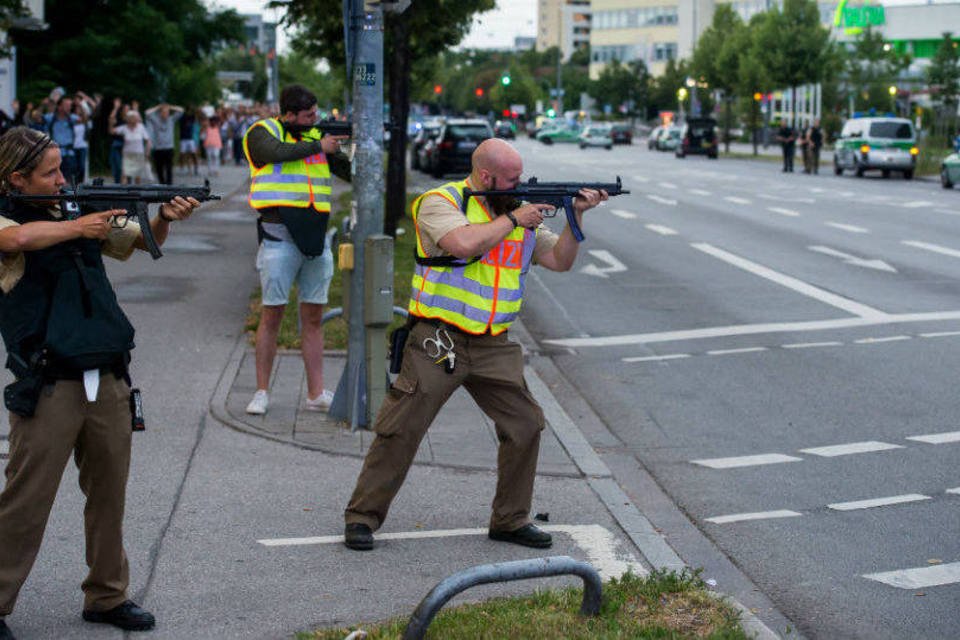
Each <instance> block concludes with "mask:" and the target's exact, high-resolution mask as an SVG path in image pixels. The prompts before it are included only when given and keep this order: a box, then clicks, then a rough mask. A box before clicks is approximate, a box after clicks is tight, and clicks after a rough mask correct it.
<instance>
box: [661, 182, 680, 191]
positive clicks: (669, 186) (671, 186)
mask: <svg viewBox="0 0 960 640" xmlns="http://www.w3.org/2000/svg"><path fill="white" fill-rule="evenodd" d="M657 184H659V185H660V186H661V187H663V188H664V189H676V188H677V185H675V184H673V183H672V182H659V183H657Z"/></svg>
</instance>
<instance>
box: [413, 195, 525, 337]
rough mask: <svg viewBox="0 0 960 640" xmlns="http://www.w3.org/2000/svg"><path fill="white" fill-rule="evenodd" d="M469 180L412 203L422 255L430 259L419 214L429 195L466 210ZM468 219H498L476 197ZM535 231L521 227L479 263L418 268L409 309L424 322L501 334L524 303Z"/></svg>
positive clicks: (468, 212) (470, 202)
mask: <svg viewBox="0 0 960 640" xmlns="http://www.w3.org/2000/svg"><path fill="white" fill-rule="evenodd" d="M466 186H467V182H466V180H464V181H461V182H451V183H449V184H445V185H443V186H442V187H439V188H437V189H433V190H432V191H428V192H427V193H425V194H423V195H422V196H420V197H419V198H417V199H416V200H415V201H414V203H413V222H414V228H415V229H416V233H417V254H418V255H420V256H424V257H425V256H426V254H425V253H424V251H423V244H422V242H421V236H420V228H419V225H417V215H418V214H419V211H420V205H421V204H422V202H423V199H424V198H425V197H427V196H430V195H436V196H440V197H442V198H444V199H446V200H448V201H449V202H450V203H451V204H452V205H454V206H456V207H457V208H458V209H460V210H461V211H462V210H463V207H462V206H461V205H462V203H463V189H464V187H466ZM466 217H467V220H468V221H469V222H471V223H473V224H481V223H485V222H490V220H492V219H493V217H492V216H491V215H490V213H488V211H487V209H486V207H485V206H484V205H483V204H482V203H481V202H479V201H478V200H477V199H476V198H470V200H469V201H468V203H467V211H466ZM535 244H536V233H535V232H533V231H530V230H529V229H524V228H523V227H517V228H516V229H514V230H513V231H511V232H510V234H509V235H508V236H507V237H506V238H504V239H503V240H502V241H501V242H500V244H498V245H497V246H495V247H494V248H493V249H491V250H490V251H488V252H487V253H486V255H484V256H483V258H481V259H480V260H478V261H476V262H473V263H471V264H468V265H465V266H459V267H428V266H423V265H419V264H418V265H416V266H415V267H414V273H413V282H412V283H411V292H410V304H409V305H408V311H409V312H410V314H412V315H414V316H419V317H422V318H436V319H438V320H442V321H444V322H446V323H449V324H452V325H454V326H455V327H459V328H460V329H461V330H463V331H465V332H467V333H473V334H480V333H485V332H487V331H489V332H490V333H491V334H493V335H498V334H500V333H503V332H504V331H506V330H507V328H508V327H509V326H510V324H511V323H512V322H513V321H514V320H516V318H517V315H518V314H519V313H520V306H521V305H522V304H523V287H524V281H525V279H526V274H527V271H529V269H530V264H531V262H532V261H533V248H534V245H535Z"/></svg>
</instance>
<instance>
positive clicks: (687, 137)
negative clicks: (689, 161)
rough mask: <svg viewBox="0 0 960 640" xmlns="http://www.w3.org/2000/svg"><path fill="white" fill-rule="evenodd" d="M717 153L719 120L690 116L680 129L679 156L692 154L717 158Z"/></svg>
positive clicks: (677, 153)
mask: <svg viewBox="0 0 960 640" xmlns="http://www.w3.org/2000/svg"><path fill="white" fill-rule="evenodd" d="M717 153H718V149H717V121H716V120H714V119H713V118H688V119H687V121H686V122H685V123H684V124H683V128H682V129H681V130H680V143H679V144H678V145H677V148H676V155H677V157H678V158H684V157H686V156H688V155H691V154H692V155H703V156H707V157H708V158H712V159H714V160H716V159H717Z"/></svg>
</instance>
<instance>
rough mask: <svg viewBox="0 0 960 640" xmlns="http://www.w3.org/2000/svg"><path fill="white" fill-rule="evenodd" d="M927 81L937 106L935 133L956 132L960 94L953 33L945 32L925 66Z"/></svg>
mask: <svg viewBox="0 0 960 640" xmlns="http://www.w3.org/2000/svg"><path fill="white" fill-rule="evenodd" d="M927 82H928V83H929V84H930V89H931V91H932V92H934V104H935V105H936V106H937V121H936V124H935V126H934V132H935V135H942V136H949V135H952V134H954V133H955V132H956V129H957V126H956V120H957V102H958V94H960V51H958V50H957V43H956V42H955V41H954V40H953V34H951V33H950V32H946V33H944V34H943V40H942V41H941V42H940V46H939V47H938V48H937V52H936V53H935V54H934V55H933V58H932V59H931V60H930V66H929V67H927Z"/></svg>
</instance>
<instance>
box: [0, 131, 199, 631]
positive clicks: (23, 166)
mask: <svg viewBox="0 0 960 640" xmlns="http://www.w3.org/2000/svg"><path fill="white" fill-rule="evenodd" d="M61 160H62V157H61V152H60V149H59V147H58V145H57V144H56V143H55V142H54V141H53V140H52V139H51V138H50V137H49V136H47V135H46V134H44V133H42V132H39V131H35V130H31V129H28V128H26V127H16V128H14V129H11V130H10V131H8V132H7V133H6V134H4V135H3V136H2V137H0V334H2V336H3V342H4V345H5V347H6V352H7V367H8V368H9V369H10V370H11V371H12V372H13V374H14V376H15V377H16V381H15V382H14V383H12V384H10V385H8V386H7V387H6V388H5V389H4V403H5V405H6V407H7V408H8V409H9V410H10V456H9V460H8V462H7V466H6V470H5V475H6V484H5V486H4V488H3V492H2V493H0V640H9V639H10V638H13V637H14V636H13V633H12V632H11V631H10V629H9V628H8V627H7V625H6V623H5V621H4V617H5V616H7V615H8V614H10V613H11V612H12V611H13V607H14V603H15V602H16V599H17V595H18V593H19V591H20V588H21V586H22V585H23V583H24V581H25V580H26V578H27V575H28V574H29V573H30V570H31V568H32V567H33V563H34V560H35V558H36V555H37V552H38V550H39V549H40V543H41V541H42V538H43V533H44V529H45V528H46V524H47V518H48V516H49V514H50V509H51V507H52V506H53V501H54V498H55V497H56V494H57V488H58V486H59V484H60V478H61V476H62V475H63V471H64V468H65V467H66V464H67V462H68V460H69V459H70V458H71V456H72V457H73V458H74V460H75V461H76V464H77V467H78V469H79V479H80V488H81V490H82V491H83V494H84V496H85V497H86V507H85V509H84V520H85V522H84V525H85V526H84V530H85V534H86V559H87V565H88V567H89V573H88V574H87V577H86V579H85V580H84V581H83V584H82V585H81V586H82V589H83V593H84V605H83V619H84V620H87V621H88V622H100V623H107V624H111V625H114V626H116V627H119V628H121V629H124V630H130V631H141V630H147V629H151V628H153V626H154V622H155V621H154V617H153V615H152V614H150V613H149V612H147V611H145V610H143V609H142V608H140V607H139V606H138V605H136V604H135V603H133V602H131V601H130V600H129V599H128V597H127V587H128V585H129V567H128V563H127V556H126V553H125V552H124V549H123V513H124V505H125V499H126V485H127V475H128V471H129V466H130V443H131V425H132V423H133V417H132V415H131V406H132V405H133V404H134V403H133V402H131V391H130V377H129V374H128V363H129V362H130V351H131V349H133V346H134V344H133V335H134V330H133V327H132V326H131V324H130V321H129V320H128V319H127V317H126V315H124V313H123V310H122V309H121V308H120V306H119V304H118V303H117V297H116V294H115V293H114V291H113V287H112V286H111V284H110V282H109V280H108V279H107V275H106V271H105V269H104V265H103V256H108V257H111V258H115V259H119V260H125V259H127V258H128V257H129V256H130V255H131V254H132V253H133V250H134V249H141V250H146V246H145V244H144V242H143V236H142V233H141V230H140V227H139V226H138V225H137V224H136V223H135V222H133V221H130V222H126V219H125V218H124V217H123V216H124V214H125V213H126V212H125V211H123V210H111V211H99V212H93V213H87V212H81V211H67V210H65V208H61V207H60V205H59V204H58V201H57V200H56V198H55V196H56V194H57V193H58V192H59V191H60V190H61V189H62V188H63V187H64V185H65V180H64V177H63V174H62V173H61V168H60V167H61ZM21 194H22V195H29V196H34V197H35V196H45V195H50V196H51V200H49V201H37V200H36V198H33V199H31V200H30V201H29V202H28V201H25V200H21V199H19V198H17V196H18V195H21ZM197 206H199V203H198V202H197V201H196V200H194V199H193V198H187V199H184V198H180V197H177V198H175V199H174V200H172V201H171V202H169V203H165V204H163V205H161V207H160V211H159V214H158V215H157V216H156V217H155V218H154V219H153V220H152V221H151V222H150V226H151V228H152V231H153V235H154V237H155V238H156V240H157V243H158V244H163V241H164V240H165V239H166V237H167V234H168V232H169V230H170V224H171V223H173V222H176V221H179V220H185V219H186V218H188V217H189V216H190V214H191V213H192V212H193V210H194V209H195V208H196V207H197Z"/></svg>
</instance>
